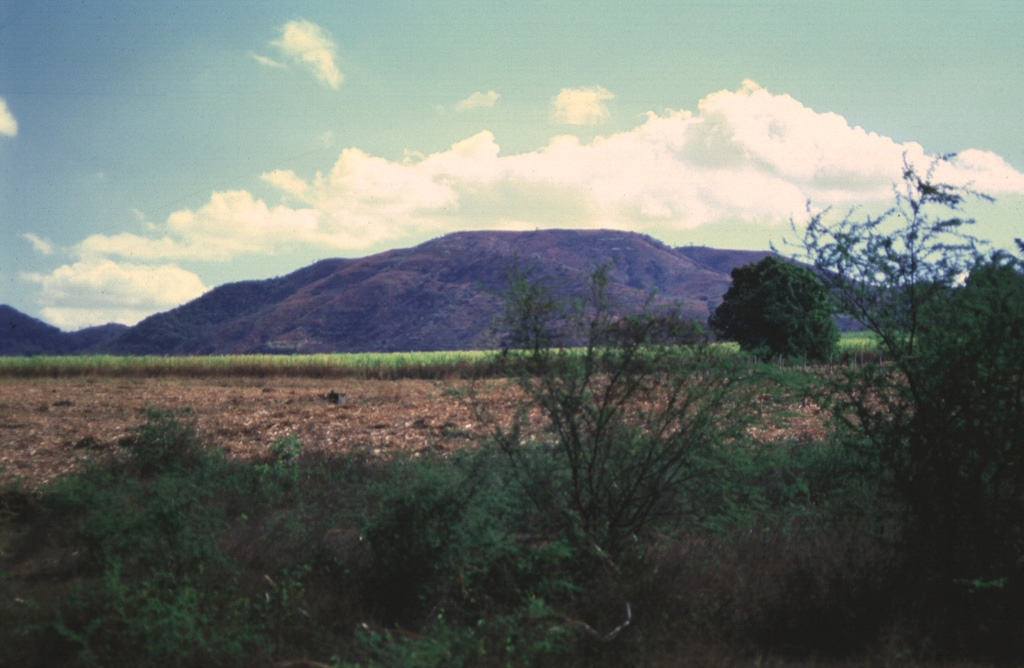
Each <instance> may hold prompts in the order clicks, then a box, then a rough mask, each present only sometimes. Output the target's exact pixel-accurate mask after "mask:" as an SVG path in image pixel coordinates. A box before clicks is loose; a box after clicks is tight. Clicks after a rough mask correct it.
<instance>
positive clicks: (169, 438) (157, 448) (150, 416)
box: [128, 408, 202, 475]
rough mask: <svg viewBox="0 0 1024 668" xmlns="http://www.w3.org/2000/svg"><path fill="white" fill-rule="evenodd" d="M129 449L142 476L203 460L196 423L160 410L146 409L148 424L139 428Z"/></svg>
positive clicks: (183, 466) (191, 464) (188, 465)
mask: <svg viewBox="0 0 1024 668" xmlns="http://www.w3.org/2000/svg"><path fill="white" fill-rule="evenodd" d="M128 449H129V452H130V453H131V455H132V460H133V462H134V464H135V466H136V467H137V468H138V470H139V472H140V473H141V474H142V475H152V474H155V473H164V472H167V471H170V470H173V469H177V468H187V467H190V466H195V465H196V464H198V463H199V460H200V458H201V457H202V448H201V446H200V444H199V437H198V435H197V432H196V426H195V423H194V422H192V421H189V420H181V419H179V418H178V416H177V415H175V414H174V412H172V411H166V410H161V409H158V408H148V409H147V410H146V423H145V424H143V425H141V426H140V427H138V428H136V430H135V434H134V435H133V437H132V438H131V439H130V440H129V442H128Z"/></svg>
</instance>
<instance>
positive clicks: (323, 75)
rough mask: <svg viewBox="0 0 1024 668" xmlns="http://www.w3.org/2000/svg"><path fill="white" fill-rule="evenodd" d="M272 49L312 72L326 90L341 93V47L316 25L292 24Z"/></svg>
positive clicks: (300, 21)
mask: <svg viewBox="0 0 1024 668" xmlns="http://www.w3.org/2000/svg"><path fill="white" fill-rule="evenodd" d="M271 45H273V46H276V47H277V48H278V49H279V50H280V51H281V55H283V56H284V57H285V58H287V59H288V60H291V61H292V62H294V63H296V64H299V65H301V66H303V67H305V68H306V69H308V70H309V71H311V72H312V73H313V75H314V76H316V78H317V80H318V81H320V83H322V84H324V85H325V86H329V87H330V88H334V89H335V90H337V88H338V86H340V85H341V82H342V81H343V80H344V75H342V73H341V70H339V69H338V66H337V65H336V64H335V63H334V59H335V55H336V53H337V50H338V48H337V45H336V44H335V43H334V42H333V41H332V40H331V37H330V35H328V34H327V32H326V31H325V30H324V29H323V28H321V27H320V26H318V25H317V24H315V23H311V22H309V21H306V20H296V21H289V22H288V23H286V24H285V25H284V27H283V28H282V29H281V39H278V40H274V41H273V42H271ZM257 59H258V60H259V58H257ZM268 60H269V59H268ZM260 62H263V61H262V60H260ZM264 64H269V63H264Z"/></svg>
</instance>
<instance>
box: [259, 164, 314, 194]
mask: <svg viewBox="0 0 1024 668" xmlns="http://www.w3.org/2000/svg"><path fill="white" fill-rule="evenodd" d="M260 178H261V179H263V180H264V181H266V182H267V183H269V184H270V185H272V186H274V187H276V188H278V189H279V190H283V191H284V192H286V193H288V194H289V195H294V196H295V197H298V198H301V197H302V196H303V195H304V194H305V192H306V191H307V190H309V184H308V183H306V182H305V181H303V180H302V179H300V178H299V177H298V176H296V174H295V172H293V171H292V170H290V169H275V170H273V171H270V172H264V173H263V174H260Z"/></svg>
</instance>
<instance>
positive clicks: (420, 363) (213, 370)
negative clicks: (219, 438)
mask: <svg viewBox="0 0 1024 668" xmlns="http://www.w3.org/2000/svg"><path fill="white" fill-rule="evenodd" d="M490 358H491V355H490V353H488V352H486V351H441V352H398V353H323V354H311V355H204V356H200V355H192V356H162V355H138V356H117V355H68V356H49V355H37V356H31V357H0V378H4V377H6V378H68V377H75V376H116V377H159V376H179V377H211V376H212V377H216V376H257V377H260V376H297V377H305V378H362V379H384V380H387V379H399V378H427V379H434V378H456V377H479V376H483V375H487V374H488V373H489V369H490V367H491V362H490Z"/></svg>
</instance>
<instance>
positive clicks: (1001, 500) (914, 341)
mask: <svg viewBox="0 0 1024 668" xmlns="http://www.w3.org/2000/svg"><path fill="white" fill-rule="evenodd" d="M934 169H935V165H933V166H932V168H930V169H929V171H928V172H926V173H925V174H919V173H918V172H917V171H916V170H915V168H914V167H913V166H910V165H905V168H904V174H903V177H904V181H903V187H902V189H901V190H897V194H896V203H895V205H894V206H893V208H892V209H890V210H889V211H887V212H884V213H883V214H881V215H880V216H876V217H872V216H868V217H867V218H866V219H864V220H854V219H851V218H850V217H847V218H845V219H843V220H841V221H838V222H831V221H828V222H826V220H825V217H824V215H818V216H815V217H813V218H812V219H811V221H810V223H809V225H808V228H807V232H806V234H805V236H804V245H805V247H806V249H807V251H808V253H809V255H810V256H811V258H812V259H813V260H814V262H815V265H816V266H817V268H818V269H819V270H821V272H822V275H824V276H827V277H829V280H830V285H831V288H832V289H833V291H834V292H835V294H837V295H838V298H839V299H840V301H841V307H842V310H844V311H846V312H848V313H850V314H852V315H853V316H854V317H856V318H857V319H858V320H860V321H861V322H863V323H864V324H865V325H866V326H867V327H868V328H869V329H870V330H871V331H873V332H874V333H875V334H876V335H877V337H878V342H879V346H880V348H881V350H882V352H883V354H884V359H885V360H886V364H885V365H881V364H877V363H873V364H868V365H865V366H864V367H862V368H860V369H848V370H847V371H846V373H845V374H842V375H840V376H837V377H836V382H835V385H834V387H833V394H834V398H835V399H836V401H835V404H834V405H835V415H836V417H837V418H838V421H839V423H840V424H841V425H843V428H844V429H845V430H847V432H848V433H849V434H851V437H850V439H849V442H850V444H851V445H852V446H853V447H855V448H856V449H857V450H858V451H859V452H860V453H862V454H863V455H865V456H867V457H869V458H871V459H873V460H874V461H875V462H876V463H877V465H878V470H879V473H880V475H882V476H883V477H884V478H885V479H887V480H889V481H890V483H891V485H892V489H893V490H894V491H895V492H896V493H897V494H898V495H899V497H900V499H901V500H902V501H903V503H904V504H905V505H906V508H907V509H908V510H909V512H910V519H911V524H910V526H909V528H908V531H907V532H906V537H907V544H906V545H905V549H906V552H907V557H908V559H909V560H910V561H911V563H912V564H913V571H912V573H911V574H910V575H909V576H908V581H909V582H911V583H915V584H914V586H917V587H919V591H918V592H916V594H914V595H919V596H922V600H927V601H930V603H928V604H927V605H926V606H924V607H923V608H922V609H921V610H920V611H919V612H920V613H921V614H923V615H924V616H926V617H929V618H931V619H933V620H939V619H940V618H942V617H943V616H945V620H944V621H941V622H939V621H936V624H937V626H936V627H935V630H934V636H933V637H934V641H935V643H936V646H937V647H943V648H945V649H946V650H950V651H973V650H977V649H979V648H980V647H985V648H986V650H985V651H986V652H989V653H995V654H998V653H999V652H1000V651H1008V652H1009V653H1010V654H1013V652H1018V654H1019V651H1020V650H1021V646H1020V639H1019V637H1017V636H1019V634H1002V635H1001V636H1000V634H998V633H997V634H993V635H989V636H987V637H986V636H985V634H981V633H977V634H974V635H973V638H971V639H968V638H967V636H965V635H963V634H961V633H960V632H961V631H962V628H960V626H959V625H958V624H957V623H956V622H954V621H953V620H954V619H955V618H956V617H957V616H958V615H960V614H961V613H962V612H963V611H965V610H966V609H969V608H971V607H973V606H972V604H970V603H968V601H970V600H972V597H971V596H970V595H967V594H968V592H972V591H973V592H975V594H974V595H973V600H975V601H980V600H981V598H982V594H981V591H982V590H986V591H987V593H986V594H985V595H984V596H985V598H986V603H985V604H984V606H985V607H987V608H988V609H989V610H990V611H991V614H990V615H989V616H988V617H987V619H986V620H985V621H979V622H978V626H985V627H988V628H989V629H996V628H1002V627H1003V625H1002V623H1001V621H1000V620H1001V619H1002V618H1005V617H1006V616H1007V615H1010V616H1012V615H1015V614H1019V613H1020V612H1021V608H1020V604H1019V597H1017V598H1016V599H1014V596H1013V595H1011V593H1010V591H1011V590H1012V589H1014V588H1016V587H1019V586H1021V585H1020V583H1021V578H1024V573H1022V571H1021V564H1022V560H1021V556H1022V554H1024V547H1022V546H1024V473H1022V470H1024V420H1022V419H1021V418H1022V417H1024V345H1022V343H1024V340H1022V335H1021V332H1022V329H1021V327H1022V326H1024V277H1022V275H1021V265H1020V263H1019V261H1017V260H1016V259H1013V258H1010V257H1008V256H1007V255H1005V254H996V255H995V256H993V257H991V258H988V259H985V258H984V257H982V256H981V255H980V254H979V252H978V251H977V247H978V245H979V242H978V241H977V240H976V239H974V238H973V237H972V236H970V235H969V234H967V233H965V232H964V228H965V226H967V225H969V224H970V223H972V222H973V221H971V220H969V219H965V218H963V217H962V216H961V215H960V209H961V208H962V206H963V204H964V202H965V201H966V200H967V198H969V197H972V196H979V197H983V198H984V196H982V195H978V194H977V193H974V192H972V191H970V190H968V189H966V188H962V187H957V186H952V185H948V184H941V183H935V182H934V181H933V180H932V175H933V173H934ZM965 276H967V280H966V283H964V284H962V285H961V281H962V280H963V278H964V277H965ZM977 583H981V584H984V585H991V586H985V587H976V586H975V585H976V584H977ZM1000 590H1003V592H1002V599H1003V600H1002V601H1001V602H999V601H997V600H995V598H999V597H1000ZM922 592H924V593H922ZM993 593H994V594H995V595H996V596H995V598H993V596H992V594H993ZM964 596H967V598H964ZM1013 600H1016V601H1018V602H1017V603H1014V604H1012V605H1009V607H1006V604H1008V603H1010V602H1012V601H1013ZM925 608H926V609H925ZM982 616H983V617H984V615H982ZM954 628H955V630H956V633H954V632H953V631H954ZM967 635H968V636H969V635H971V634H967ZM997 636H998V637H997Z"/></svg>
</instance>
